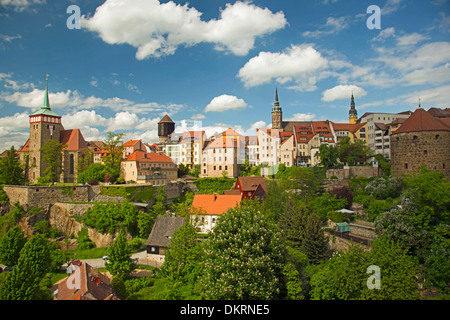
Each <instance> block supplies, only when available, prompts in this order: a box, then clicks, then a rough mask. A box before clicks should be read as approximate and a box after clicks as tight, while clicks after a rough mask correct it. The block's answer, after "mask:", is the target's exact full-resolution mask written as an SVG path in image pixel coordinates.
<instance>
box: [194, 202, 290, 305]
mask: <svg viewBox="0 0 450 320" xmlns="http://www.w3.org/2000/svg"><path fill="white" fill-rule="evenodd" d="M206 254H207V257H206V259H205V261H204V263H203V264H204V273H203V276H202V278H201V279H200V283H201V286H202V288H203V297H204V298H205V299H214V300H226V299H233V300H239V299H244V300H248V299H261V300H262V299H272V298H273V297H275V296H276V295H277V294H279V292H280V287H281V286H282V285H281V283H280V280H279V279H281V277H282V271H283V267H284V262H285V248H284V245H283V242H282V239H281V234H280V232H279V231H278V230H277V227H276V225H274V224H271V223H269V222H268V221H266V220H265V219H264V217H263V216H262V215H261V213H259V212H258V211H257V210H256V209H254V208H249V207H243V208H235V209H230V210H229V211H228V212H227V213H225V214H223V215H222V216H221V217H220V218H219V219H218V221H217V224H216V226H215V227H214V232H213V233H212V234H211V237H210V239H209V241H208V243H207V245H206Z"/></svg>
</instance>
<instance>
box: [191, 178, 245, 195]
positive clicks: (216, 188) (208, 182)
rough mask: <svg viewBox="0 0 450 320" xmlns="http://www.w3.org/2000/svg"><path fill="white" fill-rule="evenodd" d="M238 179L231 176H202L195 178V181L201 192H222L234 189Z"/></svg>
mask: <svg viewBox="0 0 450 320" xmlns="http://www.w3.org/2000/svg"><path fill="white" fill-rule="evenodd" d="M236 180H237V179H230V178H201V179H196V180H194V183H195V185H196V186H197V188H198V191H199V193H202V194H211V193H219V194H221V193H222V192H223V191H224V190H230V189H232V188H233V186H234V184H235V182H236Z"/></svg>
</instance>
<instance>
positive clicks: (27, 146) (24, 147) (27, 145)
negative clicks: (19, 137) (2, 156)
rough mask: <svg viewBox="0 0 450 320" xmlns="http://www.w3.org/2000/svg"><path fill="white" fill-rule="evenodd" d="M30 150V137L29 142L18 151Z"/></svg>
mask: <svg viewBox="0 0 450 320" xmlns="http://www.w3.org/2000/svg"><path fill="white" fill-rule="evenodd" d="M28 151H30V139H28V140H27V142H25V144H24V145H23V146H22V147H20V148H19V149H18V150H17V152H28Z"/></svg>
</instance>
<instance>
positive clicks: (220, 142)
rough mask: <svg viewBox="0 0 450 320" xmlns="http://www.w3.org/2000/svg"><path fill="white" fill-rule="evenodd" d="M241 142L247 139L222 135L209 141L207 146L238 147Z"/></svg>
mask: <svg viewBox="0 0 450 320" xmlns="http://www.w3.org/2000/svg"><path fill="white" fill-rule="evenodd" d="M241 143H245V140H244V139H242V140H241V139H237V138H229V137H221V138H218V139H215V140H214V141H212V142H211V143H209V144H208V145H207V146H206V147H205V148H237V147H239V145H240V144H241Z"/></svg>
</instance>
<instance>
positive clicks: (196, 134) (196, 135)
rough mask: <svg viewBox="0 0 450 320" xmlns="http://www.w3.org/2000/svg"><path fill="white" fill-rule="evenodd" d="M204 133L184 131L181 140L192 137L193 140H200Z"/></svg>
mask: <svg viewBox="0 0 450 320" xmlns="http://www.w3.org/2000/svg"><path fill="white" fill-rule="evenodd" d="M204 134H205V131H185V132H183V136H182V137H181V142H185V140H187V139H188V138H194V140H193V141H194V142H200V141H201V140H202V138H203V135H204ZM189 142H190V141H189Z"/></svg>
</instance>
